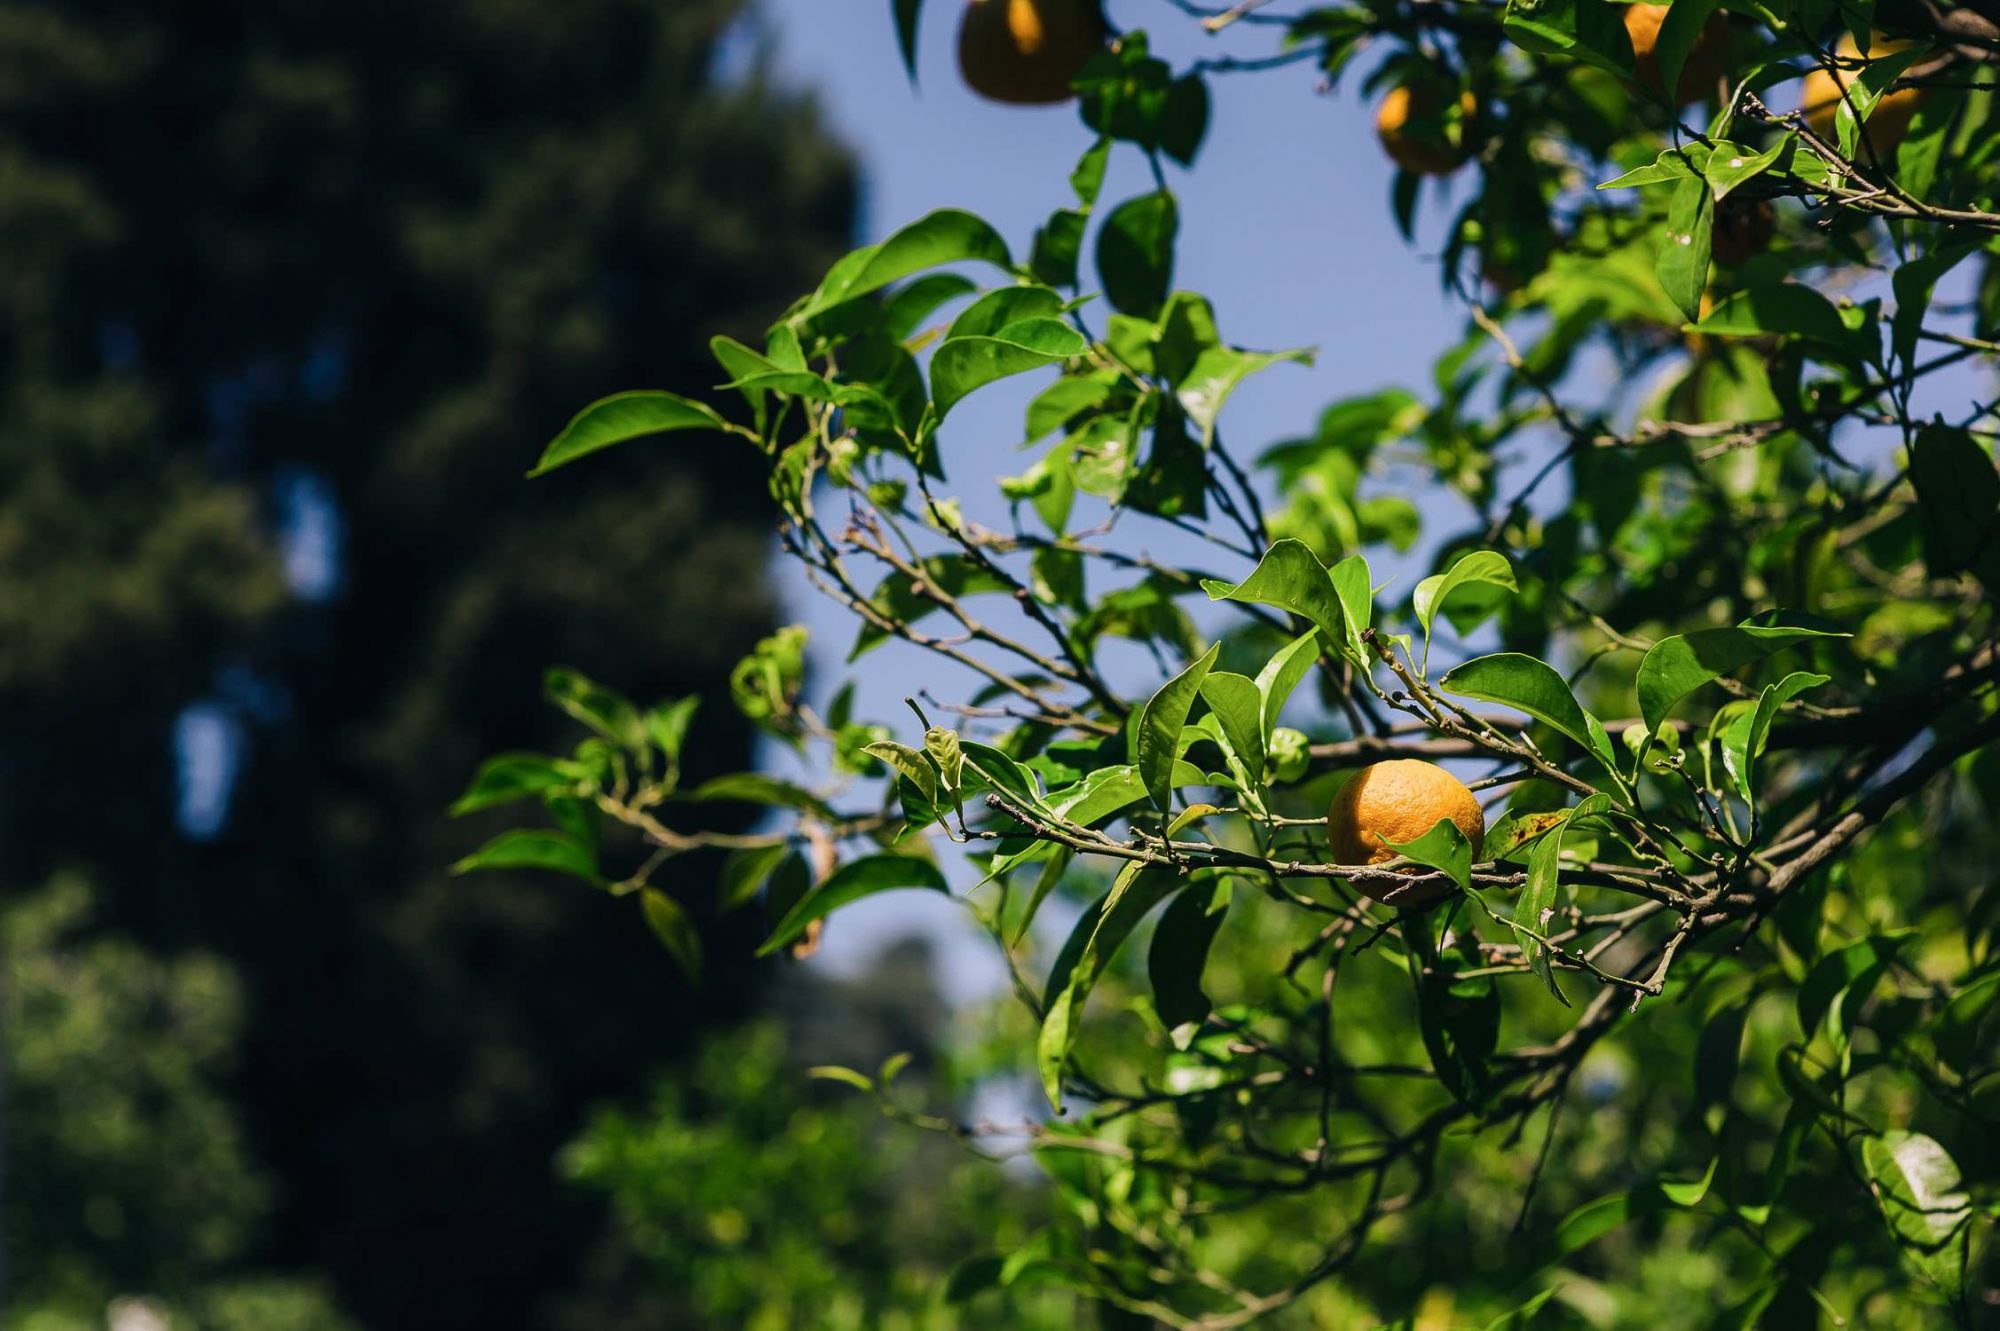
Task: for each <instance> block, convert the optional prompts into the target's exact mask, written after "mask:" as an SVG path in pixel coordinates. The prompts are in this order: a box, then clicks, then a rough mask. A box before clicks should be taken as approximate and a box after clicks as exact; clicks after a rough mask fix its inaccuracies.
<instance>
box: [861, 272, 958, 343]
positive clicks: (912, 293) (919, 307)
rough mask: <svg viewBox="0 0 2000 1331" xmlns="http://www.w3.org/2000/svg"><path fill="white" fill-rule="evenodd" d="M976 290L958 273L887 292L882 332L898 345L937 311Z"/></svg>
mask: <svg viewBox="0 0 2000 1331" xmlns="http://www.w3.org/2000/svg"><path fill="white" fill-rule="evenodd" d="M977 290H979V284H978V283H977V282H974V281H973V280H972V279H971V278H969V277H967V276H965V275H964V274H962V273H927V274H925V275H924V276H922V277H920V278H918V279H916V280H915V281H914V282H911V283H909V284H908V285H907V286H901V287H898V288H896V290H895V291H893V292H891V293H890V295H889V297H888V299H886V300H884V301H883V302H882V329H883V331H884V332H885V333H887V334H888V335H889V336H890V337H891V338H894V339H895V340H896V341H898V342H900V341H902V340H903V339H905V338H907V337H909V336H910V335H911V334H912V333H915V332H916V331H917V329H918V328H919V327H921V326H922V324H923V322H924V320H926V319H928V318H930V317H931V316H932V315H933V314H935V313H937V311H938V307H939V306H941V305H944V304H946V303H947V302H950V301H954V300H957V299H958V298H959V297H960V296H964V295H968V294H970V293H972V292H974V291H977Z"/></svg>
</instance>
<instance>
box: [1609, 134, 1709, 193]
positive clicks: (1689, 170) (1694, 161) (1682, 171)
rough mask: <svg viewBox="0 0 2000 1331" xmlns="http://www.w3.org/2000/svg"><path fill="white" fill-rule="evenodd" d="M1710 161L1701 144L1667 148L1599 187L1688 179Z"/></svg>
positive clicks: (1623, 187) (1664, 182) (1621, 187)
mask: <svg viewBox="0 0 2000 1331" xmlns="http://www.w3.org/2000/svg"><path fill="white" fill-rule="evenodd" d="M1707 161H1708V149H1707V148H1705V147H1702V146H1701V145H1699V144H1689V145H1687V147H1685V148H1667V149H1664V150H1662V151H1661V153H1660V155H1659V157H1658V158H1657V159H1655V160H1654V161H1651V162H1648V163H1647V164H1646V165H1645V166H1641V167H1634V168H1633V169H1632V170H1630V171H1627V172H1626V173H1625V174H1624V175H1622V176H1619V177H1617V178H1616V179H1614V180H1607V181H1605V182H1604V183H1603V184H1601V185H1599V186H1598V187H1597V188H1599V189H1638V188H1641V187H1643V186H1646V185H1664V184H1667V183H1668V182H1670V181H1675V180H1687V179H1690V178H1692V177H1694V176H1696V175H1697V174H1698V173H1699V172H1700V171H1701V168H1702V167H1703V166H1705V165H1706V164H1707Z"/></svg>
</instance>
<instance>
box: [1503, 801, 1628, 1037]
mask: <svg viewBox="0 0 2000 1331" xmlns="http://www.w3.org/2000/svg"><path fill="white" fill-rule="evenodd" d="M1610 807H1611V799H1610V797H1609V796H1606V795H1591V796H1587V797H1586V798H1585V799H1584V800H1583V801H1582V803H1580V804H1578V805H1577V806H1576V807H1575V808H1574V809H1571V810H1570V811H1569V814H1568V816H1567V817H1565V818H1564V819H1563V820H1562V822H1561V823H1560V824H1558V825H1557V826H1555V827H1553V828H1551V829H1550V830H1549V832H1548V833H1547V834H1546V835H1545V836H1543V837H1542V838H1541V840H1539V841H1537V842H1536V843H1535V847H1534V849H1533V850H1531V851H1529V852H1528V881H1527V882H1526V884H1524V885H1523V886H1522V888H1521V895H1520V898H1519V899H1518V900H1517V901H1515V903H1514V919H1515V920H1516V921H1518V922H1520V923H1521V924H1525V925H1527V926H1528V928H1529V929H1531V930H1533V931H1534V934H1533V935H1530V934H1528V933H1524V932H1522V931H1521V930H1520V929H1519V928H1517V929H1516V930H1515V939H1516V941H1517V942H1519V943H1520V945H1521V951H1522V953H1523V954H1524V955H1525V956H1526V957H1527V958H1528V968H1529V969H1530V970H1532V971H1534V973H1535V974H1537V975H1539V976H1541V978H1542V983H1543V984H1545V985H1547V986H1548V990H1549V992H1550V993H1551V994H1553V995H1555V998H1556V1001H1557V1002H1559V1003H1561V1004H1562V1005H1563V1006H1564V1007H1568V1006H1569V1005H1570V1002H1569V997H1568V995H1566V994H1564V993H1563V991H1562V986H1561V985H1559V984H1557V983H1556V976H1555V970H1554V968H1553V967H1552V966H1551V964H1550V962H1549V948H1548V945H1547V944H1545V943H1543V942H1542V941H1541V939H1543V938H1546V937H1548V936H1549V933H1550V932H1551V930H1552V929H1553V926H1554V924H1555V919H1556V905H1557V903H1558V901H1559V899H1560V897H1561V887H1562V846H1563V838H1564V837H1565V836H1566V835H1567V834H1568V832H1569V829H1570V828H1571V827H1574V826H1575V825H1576V824H1577V823H1579V822H1581V821H1582V820H1584V819H1586V818H1592V817H1595V816H1597V815H1599V814H1602V813H1604V812H1606V811H1607V810H1608V809H1610Z"/></svg>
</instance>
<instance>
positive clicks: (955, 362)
mask: <svg viewBox="0 0 2000 1331" xmlns="http://www.w3.org/2000/svg"><path fill="white" fill-rule="evenodd" d="M1089 348H1090V344H1089V343H1088V342H1086V341H1084V339H1083V335H1082V334H1081V333H1079V332H1077V331H1076V330H1075V329H1074V328H1072V327H1070V326H1069V325H1068V324H1066V323H1064V322H1063V321H1062V320H1060V319H1048V318H1029V319H1023V320H1021V321H1020V322H1018V323H1012V324H1009V325H1007V326H1006V327H1005V328H1002V329H1001V330H1000V331H999V332H997V333H993V334H991V335H984V336H976V337H953V338H951V339H949V340H948V341H946V342H945V343H944V344H943V345H941V346H940V347H938V349H937V354H936V355H935V356H933V357H932V358H931V398H932V400H933V401H934V402H936V403H937V414H938V416H939V417H940V418H942V417H943V416H944V415H945V414H946V413H948V412H949V411H950V410H951V409H952V408H953V407H955V406H957V405H958V404H959V402H961V401H963V400H964V398H965V397H966V395H967V394H969V393H971V392H972V391H974V390H975V389H978V388H983V387H985V386H986V385H987V384H990V383H992V382H994V381H995V380H997V379H1004V378H1006V377H1008V376H1009V375H1015V374H1022V373H1025V372H1027V371H1029V370H1034V369H1040V368H1041V367H1042V366H1044V365H1053V364H1055V363H1056V362H1057V361H1062V360H1068V359H1070V358H1071V357H1073V356H1081V355H1082V354H1083V353H1084V352H1085V351H1087V350H1089Z"/></svg>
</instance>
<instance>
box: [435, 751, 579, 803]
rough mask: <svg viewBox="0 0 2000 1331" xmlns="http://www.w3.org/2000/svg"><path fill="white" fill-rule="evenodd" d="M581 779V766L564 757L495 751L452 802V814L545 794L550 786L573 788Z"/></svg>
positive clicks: (552, 787) (552, 788)
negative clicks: (498, 752)
mask: <svg viewBox="0 0 2000 1331" xmlns="http://www.w3.org/2000/svg"><path fill="white" fill-rule="evenodd" d="M582 779H583V771H582V769H581V768H579V767H578V766H577V764H575V763H573V762H567V761H565V760H563V759H561V758H550V757H546V756H544V755H542V754H539V753H501V754H495V755H494V756H493V757H491V758H488V759H487V760H486V761H485V762H483V763H481V764H480V765H479V771H478V772H476V773H474V775H473V778H472V784H471V785H470V786H468V787H466V791H465V793H464V794H463V795H460V796H459V797H458V802H457V803H456V804H453V805H452V806H451V816H452V817H454V818H457V817H461V816H463V815H465V814H468V813H477V812H479V811H480V810H481V809H491V808H493V807H494V806H496V805H500V804H510V803H512V802H513V801H515V800H518V799H527V798H528V797H530V796H538V795H545V794H547V793H548V792H549V791H551V790H556V789H570V788H573V787H574V786H575V785H576V784H577V783H578V782H579V781H581V780H582Z"/></svg>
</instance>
